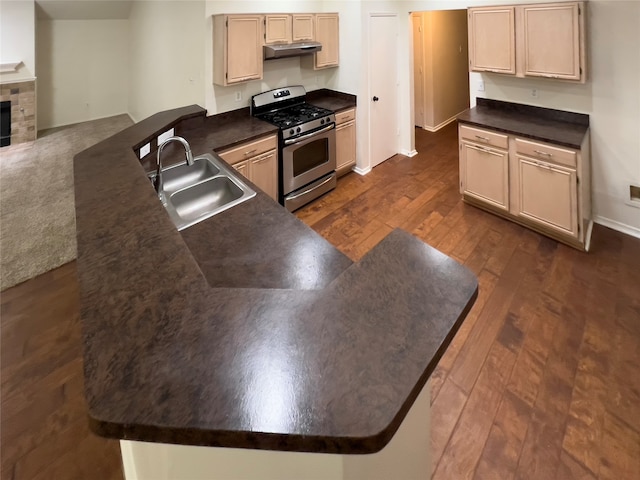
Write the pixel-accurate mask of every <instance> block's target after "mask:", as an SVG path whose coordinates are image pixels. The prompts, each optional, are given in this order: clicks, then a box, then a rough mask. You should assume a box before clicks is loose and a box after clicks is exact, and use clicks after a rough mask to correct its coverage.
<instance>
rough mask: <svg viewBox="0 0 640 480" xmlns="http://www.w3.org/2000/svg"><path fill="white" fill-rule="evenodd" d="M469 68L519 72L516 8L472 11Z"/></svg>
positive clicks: (470, 13)
mask: <svg viewBox="0 0 640 480" xmlns="http://www.w3.org/2000/svg"><path fill="white" fill-rule="evenodd" d="M469 66H470V69H471V70H473V71H475V72H496V73H510V74H515V73H516V36H515V8H514V7H488V8H470V9H469Z"/></svg>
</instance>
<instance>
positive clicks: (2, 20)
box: [0, 0, 36, 82]
mask: <svg viewBox="0 0 640 480" xmlns="http://www.w3.org/2000/svg"><path fill="white" fill-rule="evenodd" d="M35 15H36V14H35V3H34V0H20V1H13V0H2V1H1V2H0V63H15V62H22V63H23V64H22V65H20V67H18V71H17V72H10V73H2V74H0V80H1V81H2V82H10V81H14V80H23V79H27V78H33V77H35V75H36V53H35V52H36V45H35V43H36V41H35V38H36V37H35V28H36V27H35V25H36V16H35Z"/></svg>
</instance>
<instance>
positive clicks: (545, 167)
mask: <svg viewBox="0 0 640 480" xmlns="http://www.w3.org/2000/svg"><path fill="white" fill-rule="evenodd" d="M535 163H536V165H537V166H538V167H540V168H544V169H545V170H549V171H551V170H553V169H552V168H551V166H550V165H547V164H545V163H540V162H535Z"/></svg>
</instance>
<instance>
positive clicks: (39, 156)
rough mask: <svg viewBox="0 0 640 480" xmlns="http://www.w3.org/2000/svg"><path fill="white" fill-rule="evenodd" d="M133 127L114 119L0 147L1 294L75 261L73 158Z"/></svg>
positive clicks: (128, 121) (125, 120)
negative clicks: (32, 140)
mask: <svg viewBox="0 0 640 480" xmlns="http://www.w3.org/2000/svg"><path fill="white" fill-rule="evenodd" d="M132 124H133V122H132V121H131V119H130V118H129V116H128V115H118V116H115V117H110V118H105V119H101V120H93V121H91V122H84V123H78V124H75V125H69V126H66V127H59V128H54V129H50V130H43V131H41V132H39V133H38V136H39V138H38V140H36V141H35V142H32V143H31V144H27V145H12V146H9V147H3V148H2V149H0V290H5V289H6V288H8V287H11V286H13V285H16V284H18V283H21V282H23V281H25V280H28V279H30V278H33V277H35V276H37V275H40V274H41V273H44V272H47V271H49V270H51V269H53V268H56V267H59V266H60V265H63V264H65V263H67V262H69V261H71V260H73V259H75V258H76V224H75V206H74V194H73V156H74V155H75V154H76V153H78V152H81V151H82V150H84V149H86V148H88V147H90V146H92V145H95V144H96V143H98V142H99V141H101V140H104V139H105V138H108V137H110V136H111V135H113V134H115V133H117V132H119V131H120V130H122V129H123V128H126V127H128V126H130V125H132Z"/></svg>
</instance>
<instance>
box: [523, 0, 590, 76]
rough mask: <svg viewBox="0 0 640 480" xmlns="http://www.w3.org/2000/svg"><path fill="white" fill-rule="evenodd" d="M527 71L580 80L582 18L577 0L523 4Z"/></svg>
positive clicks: (525, 67)
mask: <svg viewBox="0 0 640 480" xmlns="http://www.w3.org/2000/svg"><path fill="white" fill-rule="evenodd" d="M522 9H523V13H522V18H523V35H524V39H523V41H524V74H525V75H529V76H538V77H550V78H563V79H567V80H580V78H581V70H580V58H581V55H580V49H581V45H580V21H579V15H580V11H579V6H578V4H577V3H560V4H549V5H539V6H536V5H527V6H524V7H522Z"/></svg>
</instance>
